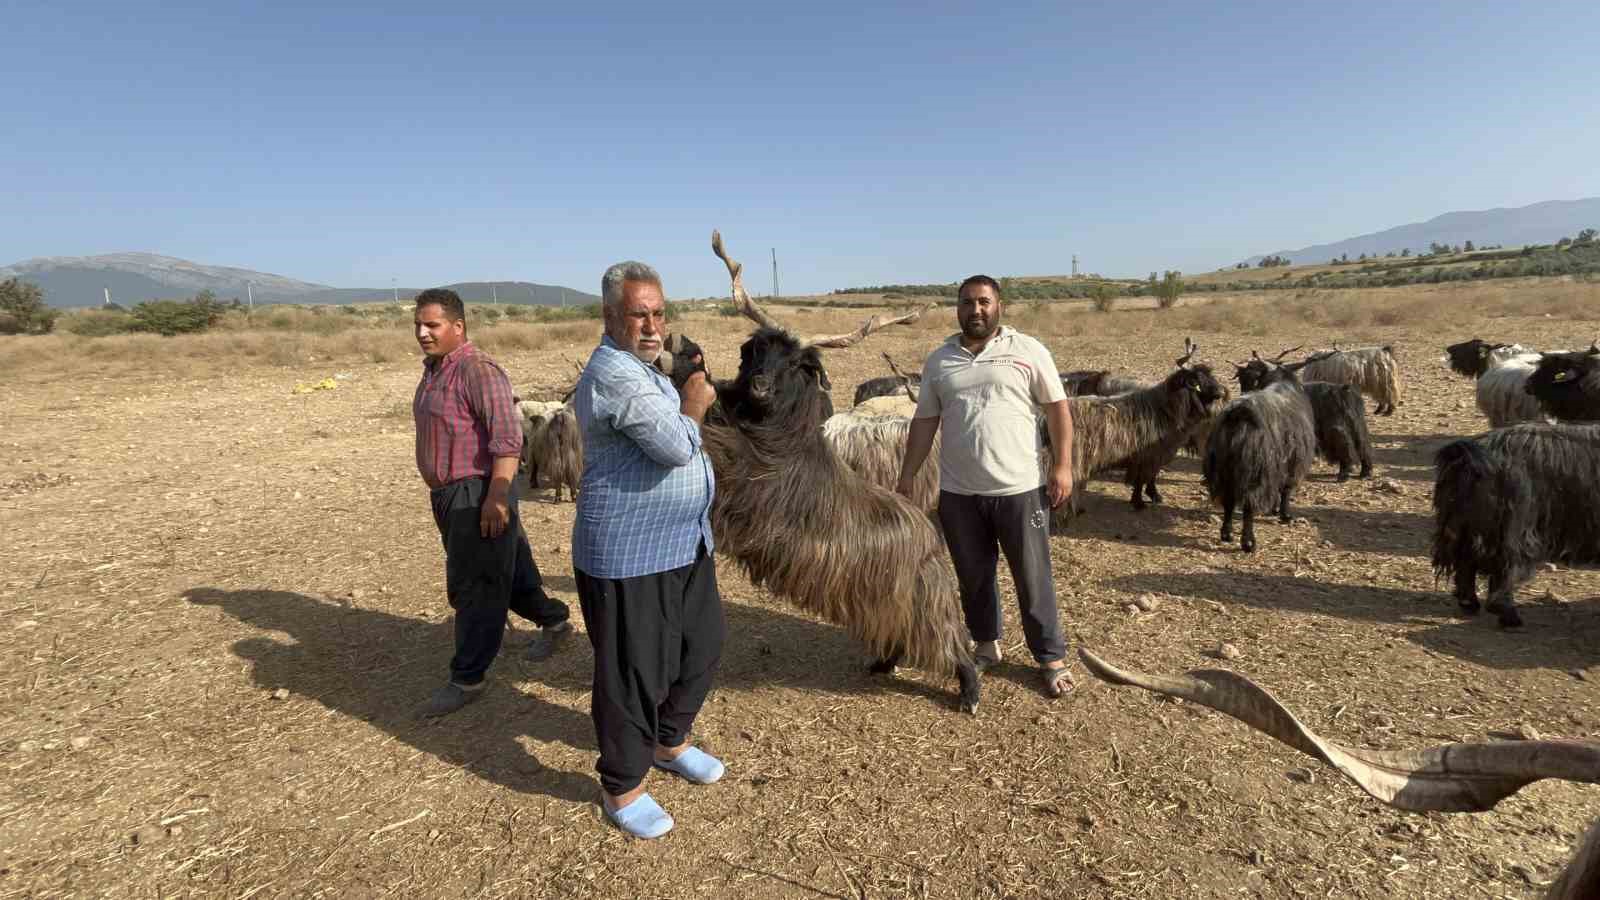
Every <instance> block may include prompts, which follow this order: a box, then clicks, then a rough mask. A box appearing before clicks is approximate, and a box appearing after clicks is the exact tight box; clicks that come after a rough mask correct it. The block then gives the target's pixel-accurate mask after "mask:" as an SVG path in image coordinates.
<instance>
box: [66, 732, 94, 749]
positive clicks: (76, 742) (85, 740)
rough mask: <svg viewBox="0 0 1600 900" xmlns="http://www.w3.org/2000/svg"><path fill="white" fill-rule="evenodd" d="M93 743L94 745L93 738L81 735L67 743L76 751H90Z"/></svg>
mask: <svg viewBox="0 0 1600 900" xmlns="http://www.w3.org/2000/svg"><path fill="white" fill-rule="evenodd" d="M92 743H94V739H93V738H91V737H89V736H88V735H84V734H80V735H78V736H77V737H75V738H73V739H72V740H70V741H68V742H67V746H69V747H71V748H72V749H74V750H87V749H89V745H90V744H92Z"/></svg>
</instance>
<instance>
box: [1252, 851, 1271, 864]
mask: <svg viewBox="0 0 1600 900" xmlns="http://www.w3.org/2000/svg"><path fill="white" fill-rule="evenodd" d="M1266 864H1267V855H1266V854H1265V853H1262V852H1261V851H1260V850H1251V851H1250V865H1252V866H1256V867H1257V868H1259V867H1261V866H1264V865H1266Z"/></svg>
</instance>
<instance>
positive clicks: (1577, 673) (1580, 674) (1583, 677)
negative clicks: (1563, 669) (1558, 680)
mask: <svg viewBox="0 0 1600 900" xmlns="http://www.w3.org/2000/svg"><path fill="white" fill-rule="evenodd" d="M1567 674H1568V675H1571V676H1572V677H1573V678H1576V679H1578V680H1579V681H1588V680H1589V673H1588V672H1585V671H1584V670H1582V669H1568V670H1567Z"/></svg>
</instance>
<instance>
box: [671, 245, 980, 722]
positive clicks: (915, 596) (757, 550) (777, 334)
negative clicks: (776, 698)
mask: <svg viewBox="0 0 1600 900" xmlns="http://www.w3.org/2000/svg"><path fill="white" fill-rule="evenodd" d="M711 246H712V249H713V250H714V251H715V252H716V254H717V256H718V257H720V258H721V259H722V260H723V262H724V263H726V265H727V267H728V273H729V275H730V277H731V278H732V280H733V299H734V302H735V303H736V304H738V305H739V307H740V309H741V310H742V311H743V312H744V313H745V315H747V316H749V317H750V318H751V319H754V320H755V321H756V323H757V324H758V325H759V326H760V327H759V328H757V329H756V331H755V333H753V334H752V335H751V336H750V338H749V339H748V340H746V341H745V342H744V345H743V346H742V347H741V348H740V350H739V375H738V377H737V378H735V379H734V380H733V381H732V382H727V383H724V384H722V385H719V387H718V400H717V406H718V407H720V408H721V411H720V414H719V416H718V417H713V416H707V418H706V427H705V428H704V429H703V431H702V434H703V435H704V440H705V448H706V452H707V453H708V454H710V456H711V459H712V463H713V467H714V468H715V470H716V477H717V496H716V501H715V503H714V504H713V505H712V509H711V521H712V527H713V528H714V529H715V530H716V535H717V549H718V551H720V552H721V553H723V554H725V555H727V556H730V557H732V558H733V559H735V560H737V561H738V562H739V564H740V566H741V567H742V568H743V569H744V570H745V572H746V573H747V574H748V575H749V577H750V580H751V582H753V583H755V584H757V585H761V586H764V587H766V588H767V589H768V590H771V591H772V592H773V593H774V594H776V595H778V596H780V597H783V598H784V599H785V600H788V601H789V602H790V603H792V604H794V605H795V606H797V607H799V608H800V609H802V610H804V611H806V612H809V613H812V614H814V615H817V616H820V617H822V618H824V619H826V620H828V621H830V622H833V623H835V624H837V625H841V626H843V627H844V628H845V629H846V630H848V631H849V632H850V633H851V634H852V635H854V636H855V637H856V638H858V639H859V640H861V641H862V642H863V643H865V644H866V645H867V647H868V648H869V649H870V650H871V651H872V652H873V653H874V654H876V656H877V658H878V662H877V663H875V664H874V666H873V670H874V671H876V672H890V671H893V670H894V667H895V666H896V665H897V664H899V663H900V662H901V661H904V662H906V663H907V664H909V665H913V666H916V667H918V668H924V669H929V670H932V671H935V672H939V673H941V674H943V675H946V676H950V675H954V676H955V677H956V678H957V679H958V680H959V681H960V684H961V688H960V704H961V708H962V709H964V710H967V711H976V709H977V707H978V674H977V669H976V668H975V667H974V666H973V658H972V652H971V650H970V649H969V648H968V646H967V627H966V621H965V618H964V617H963V615H962V612H961V602H960V599H959V596H958V594H957V590H956V582H955V576H954V574H953V572H952V571H951V568H950V564H949V562H948V560H947V559H946V558H945V555H944V542H943V540H942V539H941V538H940V536H939V532H938V530H937V529H936V528H935V527H934V525H933V523H932V521H930V520H929V518H928V516H927V515H926V514H925V513H924V512H923V511H922V510H921V509H918V508H917V507H916V506H915V505H913V504H912V503H911V502H910V501H909V500H907V499H906V498H904V497H902V496H900V495H899V494H896V493H895V492H894V491H892V490H890V489H888V488H884V487H881V486H878V485H874V484H871V483H870V482H868V481H866V480H865V479H863V478H862V477H861V476H859V475H857V474H856V473H854V472H852V471H850V469H848V468H847V467H845V466H844V465H842V464H841V463H840V462H839V460H838V459H837V458H836V457H835V456H834V454H833V451H832V450H831V449H830V448H829V447H828V444H827V442H826V441H825V440H824V439H823V436H822V423H823V422H824V421H825V420H826V419H827V418H828V417H829V416H830V415H832V414H833V404H832V403H831V402H829V400H828V393H827V392H828V376H827V372H826V371H825V370H824V369H823V366H822V354H821V353H820V352H819V350H820V349H821V348H825V347H846V346H850V345H851V344H853V343H855V342H856V341H859V340H861V339H862V338H863V337H865V336H866V335H867V334H869V333H871V332H872V331H874V330H876V329H878V328H881V327H884V326H886V325H889V324H898V323H902V322H909V321H911V320H914V319H915V318H916V317H917V316H918V315H920V314H921V313H920V312H918V313H913V314H911V315H909V316H903V317H900V318H899V319H893V320H889V321H887V322H886V321H884V320H882V319H880V318H879V317H877V316H874V317H872V319H870V320H868V322H867V323H866V324H865V325H863V326H862V327H861V328H860V329H858V330H857V331H855V332H852V333H851V334H847V335H838V336H835V337H826V338H812V339H809V340H804V341H802V340H801V339H799V338H797V337H796V336H795V335H793V334H792V333H790V332H789V331H788V330H787V329H785V328H784V327H783V326H782V325H779V324H778V323H777V322H776V321H775V320H773V319H772V318H771V317H769V316H768V315H767V314H766V313H765V312H763V311H762V310H761V309H760V307H758V306H756V305H755V303H754V302H752V301H751V300H750V296H749V294H747V293H746V292H745V290H744V284H743V281H742V279H741V278H740V272H741V266H740V265H739V263H737V262H735V261H733V260H732V259H730V258H728V256H727V254H726V252H724V250H723V248H722V236H721V235H719V234H717V233H715V232H713V233H712V244H711ZM714 418H716V419H720V421H714Z"/></svg>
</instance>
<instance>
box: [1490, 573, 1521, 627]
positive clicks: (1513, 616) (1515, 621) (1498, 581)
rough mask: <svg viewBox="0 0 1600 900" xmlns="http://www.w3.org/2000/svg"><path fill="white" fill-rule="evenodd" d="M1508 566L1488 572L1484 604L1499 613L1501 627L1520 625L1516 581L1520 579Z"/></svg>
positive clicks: (1493, 611) (1491, 610)
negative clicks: (1487, 591) (1486, 595)
mask: <svg viewBox="0 0 1600 900" xmlns="http://www.w3.org/2000/svg"><path fill="white" fill-rule="evenodd" d="M1509 568H1510V567H1509V566H1507V567H1504V568H1502V569H1500V570H1499V571H1496V572H1491V573H1489V594H1488V597H1487V600H1488V602H1487V603H1486V604H1485V605H1486V606H1487V607H1488V608H1489V611H1490V612H1492V613H1499V615H1500V627H1501V628H1520V627H1522V615H1521V614H1520V613H1518V612H1517V588H1516V585H1517V583H1518V582H1519V581H1520V580H1521V579H1519V578H1515V577H1513V575H1514V573H1513V572H1511V571H1508V570H1509Z"/></svg>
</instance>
